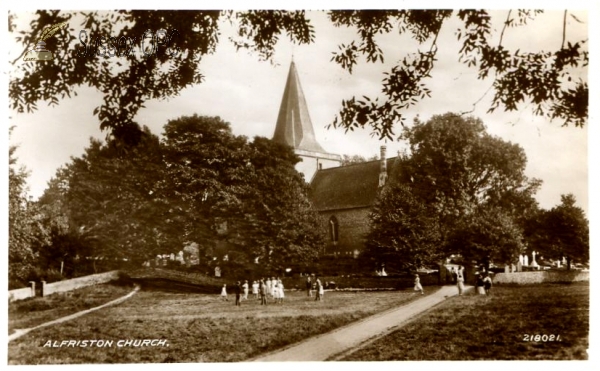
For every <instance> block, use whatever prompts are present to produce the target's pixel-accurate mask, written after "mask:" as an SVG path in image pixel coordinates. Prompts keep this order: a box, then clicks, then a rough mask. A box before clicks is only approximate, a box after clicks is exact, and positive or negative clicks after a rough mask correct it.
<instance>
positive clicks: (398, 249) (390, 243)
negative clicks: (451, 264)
mask: <svg viewBox="0 0 600 371" xmlns="http://www.w3.org/2000/svg"><path fill="white" fill-rule="evenodd" d="M370 222H371V228H370V232H369V234H368V235H367V237H366V244H365V250H364V252H363V254H362V258H364V259H368V260H371V261H372V262H374V263H375V265H376V266H377V269H380V268H381V266H382V265H384V266H385V269H386V271H387V272H388V274H389V273H391V272H393V271H399V270H411V269H412V270H415V269H418V268H421V267H423V266H426V265H430V264H432V263H434V262H435V261H436V260H437V259H438V258H439V257H440V255H441V254H440V253H441V250H440V244H439V242H440V233H439V229H438V224H437V221H436V219H435V214H433V213H432V210H431V209H430V208H429V207H428V205H426V204H424V203H422V202H421V201H420V200H419V199H417V198H416V197H415V196H414V194H413V192H412V190H411V188H410V187H409V186H407V185H404V184H401V183H399V182H398V180H397V179H391V180H390V183H389V184H388V186H387V187H386V188H385V189H384V190H383V191H382V192H381V194H380V195H379V197H378V199H377V201H376V203H375V205H374V207H373V209H372V211H371V214H370Z"/></svg>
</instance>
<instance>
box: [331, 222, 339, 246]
mask: <svg viewBox="0 0 600 371" xmlns="http://www.w3.org/2000/svg"><path fill="white" fill-rule="evenodd" d="M338 237H339V228H338V220H337V218H336V217H335V216H332V217H331V218H329V238H331V242H333V244H334V245H337V242H338Z"/></svg>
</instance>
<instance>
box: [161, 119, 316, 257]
mask: <svg viewBox="0 0 600 371" xmlns="http://www.w3.org/2000/svg"><path fill="white" fill-rule="evenodd" d="M164 138H165V139H164V141H163V146H164V150H165V152H164V153H165V162H166V178H165V183H164V184H165V187H166V189H168V190H169V192H170V194H169V196H168V197H169V199H170V200H171V205H172V208H173V209H176V210H177V213H178V214H177V215H178V218H179V223H180V225H181V229H182V230H181V232H182V234H183V235H184V236H185V238H186V239H187V240H188V241H193V242H196V243H198V245H199V249H200V255H201V256H202V257H208V258H210V259H213V258H217V259H218V261H220V262H227V263H224V264H225V265H226V266H234V267H238V268H239V267H244V266H245V267H248V266H249V265H250V264H255V262H258V263H259V264H260V267H262V268H264V269H281V268H284V267H285V265H286V264H289V263H291V261H295V262H298V261H309V260H312V259H315V258H316V253H317V251H319V249H320V248H321V246H320V242H321V241H320V238H319V235H318V233H317V230H318V229H317V228H316V226H317V214H316V212H315V210H314V209H313V208H312V206H311V205H310V203H309V202H308V199H307V196H306V194H307V190H306V189H305V183H304V179H303V178H302V175H301V174H299V173H298V172H297V171H296V170H295V169H294V165H295V164H296V163H297V162H298V161H299V158H298V157H297V156H296V155H295V154H294V153H293V151H292V150H291V148H289V147H287V146H283V145H280V144H276V143H273V142H272V141H271V140H268V139H266V138H260V137H257V138H255V139H254V140H253V141H252V142H248V141H247V139H246V138H245V137H242V136H236V135H234V134H233V133H232V132H231V128H230V126H229V124H228V123H226V122H224V121H222V120H221V119H220V118H218V117H200V116H196V115H195V116H191V117H180V118H178V119H176V120H171V121H169V123H168V124H167V125H166V126H165V135H164Z"/></svg>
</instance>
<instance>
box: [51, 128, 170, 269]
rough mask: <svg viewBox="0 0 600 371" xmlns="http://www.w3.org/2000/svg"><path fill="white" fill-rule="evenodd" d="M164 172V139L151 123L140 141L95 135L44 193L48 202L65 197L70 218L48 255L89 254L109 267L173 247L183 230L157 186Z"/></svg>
mask: <svg viewBox="0 0 600 371" xmlns="http://www.w3.org/2000/svg"><path fill="white" fill-rule="evenodd" d="M123 151H127V152H126V155H125V154H124V153H123ZM163 173H164V171H163V162H162V154H161V149H160V143H159V140H158V138H157V137H156V136H155V135H152V134H151V133H150V131H149V130H148V129H147V128H144V129H142V137H141V140H140V143H139V145H137V146H135V147H130V148H124V147H120V146H119V145H118V143H116V142H108V143H106V144H103V143H101V142H100V141H98V140H94V139H92V140H91V141H90V146H89V147H88V148H86V150H85V154H84V155H83V156H82V157H80V158H73V159H72V162H71V163H69V164H68V165H66V167H65V168H64V169H59V171H58V172H57V177H56V178H55V179H54V180H53V181H52V182H51V184H50V187H49V189H48V190H47V191H46V192H45V194H44V195H43V196H42V197H41V200H40V202H41V203H42V204H43V205H45V206H48V207H49V206H53V205H54V206H55V205H56V204H57V203H61V204H62V208H63V213H64V214H65V215H66V217H67V218H68V221H69V222H68V224H69V226H68V229H67V230H66V231H62V232H57V233H56V234H55V236H54V239H55V241H56V242H57V244H56V245H54V246H52V247H49V251H48V252H47V253H46V255H47V258H48V260H49V261H53V260H54V261H56V259H67V262H70V263H72V262H73V261H74V259H84V260H86V259H87V260H91V262H92V265H93V267H94V269H99V268H100V267H97V266H96V263H100V264H102V265H103V266H104V268H105V269H106V268H111V267H112V266H115V265H116V266H119V265H121V263H122V262H124V261H128V262H133V263H136V264H137V263H141V262H143V261H146V260H148V259H151V258H153V257H155V256H156V254H157V253H164V252H165V250H167V251H169V252H171V251H170V249H171V246H170V242H171V239H172V238H173V236H176V235H177V234H176V231H174V230H173V229H171V228H172V227H171V224H170V223H169V222H168V218H167V217H168V208H167V203H166V202H165V199H164V198H161V195H160V193H158V192H157V189H158V187H159V183H160V182H161V181H162V179H163Z"/></svg>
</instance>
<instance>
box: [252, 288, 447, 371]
mask: <svg viewBox="0 0 600 371" xmlns="http://www.w3.org/2000/svg"><path fill="white" fill-rule="evenodd" d="M457 294H458V291H457V289H456V287H455V286H443V287H442V288H441V289H439V290H438V291H437V292H435V293H433V294H430V295H427V296H425V297H423V298H421V299H418V300H414V301H412V302H410V303H408V304H406V305H404V306H401V307H399V308H396V309H392V310H388V311H386V312H383V313H379V314H376V315H374V316H371V317H367V318H365V319H363V320H361V321H358V322H355V323H352V324H350V325H347V326H344V327H341V328H339V329H336V330H334V331H331V332H328V333H326V334H323V335H318V336H316V337H313V338H310V339H307V340H305V341H302V342H300V343H298V344H295V345H292V346H290V347H288V348H285V349H283V350H280V351H276V352H272V353H269V354H267V355H264V356H261V357H259V358H254V359H251V360H250V361H259V362H284V361H296V362H297V361H325V360H328V359H332V358H336V355H340V354H344V353H346V352H348V351H349V350H351V349H353V348H356V347H358V346H359V345H361V344H362V343H364V342H365V341H367V340H370V339H373V338H374V337H379V336H381V335H384V334H386V333H388V332H390V331H391V330H392V329H395V328H398V327H400V326H402V325H404V324H406V323H407V322H408V321H409V320H410V319H412V318H413V317H414V316H416V315H418V314H419V313H421V312H423V311H425V310H427V309H429V308H431V307H433V306H435V305H437V304H439V303H441V302H443V301H444V300H445V299H446V298H448V297H451V296H455V295H457Z"/></svg>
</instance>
